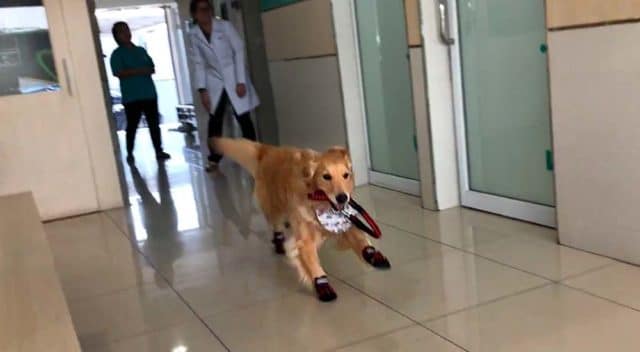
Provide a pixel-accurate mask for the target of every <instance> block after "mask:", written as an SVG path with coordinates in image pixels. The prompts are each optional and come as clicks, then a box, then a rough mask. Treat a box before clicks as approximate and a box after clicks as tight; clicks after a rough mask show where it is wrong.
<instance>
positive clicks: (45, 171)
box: [0, 0, 98, 219]
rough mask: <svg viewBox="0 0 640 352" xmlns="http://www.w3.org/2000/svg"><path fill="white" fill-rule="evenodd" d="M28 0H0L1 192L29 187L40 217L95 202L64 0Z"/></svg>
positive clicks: (78, 209) (82, 209)
mask: <svg viewBox="0 0 640 352" xmlns="http://www.w3.org/2000/svg"><path fill="white" fill-rule="evenodd" d="M10 3H11V2H10ZM12 3H14V4H15V3H20V2H18V1H14V2H12ZM26 3H29V4H30V5H32V6H26V7H15V6H13V7H10V6H9V5H2V4H0V35H1V38H2V39H1V41H0V43H1V44H2V47H1V48H0V50H1V53H2V55H0V59H1V61H0V70H2V76H3V77H4V79H3V80H2V84H1V86H2V87H1V89H2V93H0V118H1V119H2V127H0V161H1V162H2V166H1V169H0V193H5V192H15V191H16V190H20V191H29V190H31V191H33V193H34V196H35V198H36V202H37V204H38V207H39V210H40V213H41V216H42V217H43V218H45V219H50V218H56V217H63V216H67V215H71V214H78V213H83V212H89V211H94V210H97V209H98V200H97V195H96V188H95V185H94V178H93V175H92V170H91V162H90V156H89V151H88V150H87V145H88V144H87V138H86V133H85V130H84V128H83V123H82V119H81V111H80V102H79V99H78V98H77V95H76V93H77V90H76V88H75V86H74V80H73V76H74V74H75V73H74V72H73V70H72V68H73V63H72V62H71V61H70V58H71V55H70V54H69V50H70V49H69V47H70V45H69V42H68V40H67V36H66V34H65V31H66V28H65V18H64V14H63V8H62V0H44V1H42V2H39V1H37V0H33V1H26ZM66 20H68V21H71V20H72V19H66ZM86 30H87V31H89V30H91V29H90V28H86ZM49 43H50V44H49ZM87 55H94V52H93V51H90V52H89V53H87ZM7 77H9V78H7ZM56 83H58V84H59V86H56V85H55V84H56ZM39 89H42V90H44V91H40V92H38V90H39Z"/></svg>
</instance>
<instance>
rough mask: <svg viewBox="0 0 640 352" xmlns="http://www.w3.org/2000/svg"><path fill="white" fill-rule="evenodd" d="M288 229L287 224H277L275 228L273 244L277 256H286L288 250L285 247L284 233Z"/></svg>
mask: <svg viewBox="0 0 640 352" xmlns="http://www.w3.org/2000/svg"><path fill="white" fill-rule="evenodd" d="M286 229H287V224H286V223H285V222H277V223H276V225H275V226H274V227H273V239H272V240H271V243H273V249H274V251H275V252H276V253H277V254H280V255H284V254H286V250H285V247H284V242H285V240H286V237H285V236H284V233H285V231H286Z"/></svg>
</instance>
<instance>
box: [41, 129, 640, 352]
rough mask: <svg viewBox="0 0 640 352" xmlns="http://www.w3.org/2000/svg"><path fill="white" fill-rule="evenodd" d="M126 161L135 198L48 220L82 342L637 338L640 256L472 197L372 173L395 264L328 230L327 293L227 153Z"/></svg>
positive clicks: (536, 342)
mask: <svg viewBox="0 0 640 352" xmlns="http://www.w3.org/2000/svg"><path fill="white" fill-rule="evenodd" d="M140 132H141V133H140V134H139V140H140V142H139V145H138V149H139V151H138V152H137V154H138V162H137V165H138V166H137V168H129V167H127V170H126V175H127V181H128V183H129V191H130V201H131V204H132V205H131V207H130V208H128V209H118V210H113V211H110V212H106V213H100V214H93V215H88V216H84V217H79V218H73V219H68V220H64V221H59V222H53V223H49V224H47V225H46V230H47V232H48V235H49V239H50V241H51V244H52V247H53V251H54V254H55V260H56V267H57V270H58V272H59V275H60V278H61V281H62V283H63V287H64V290H65V294H66V297H67V300H68V302H69V306H70V309H71V313H72V316H73V321H74V324H75V327H76V330H77V332H78V334H79V337H80V341H81V344H82V346H83V349H84V351H104V352H106V351H118V352H121V351H127V352H129V351H168V352H187V351H336V350H337V351H433V352H441V351H446V352H455V351H486V352H497V351H518V352H525V351H544V352H549V351H553V352H561V351H576V352H578V351H580V352H583V351H637V350H638V346H639V345H640V334H638V333H637V328H638V327H639V326H640V312H639V311H638V310H640V269H639V268H636V267H631V266H627V265H624V264H621V263H617V262H614V261H611V260H609V259H606V258H603V257H598V256H595V255H592V254H588V253H584V252H580V251H577V250H573V249H570V248H565V247H561V246H558V245H556V233H555V232H554V231H552V230H549V229H546V228H541V227H537V226H533V225H530V224H525V223H520V222H516V221H512V220H508V219H504V218H501V217H497V216H493V215H488V214H484V213H480V212H476V211H472V210H465V209H453V210H447V211H444V212H440V213H433V212H429V211H425V210H423V209H421V208H420V207H419V205H418V204H419V203H418V200H417V199H416V198H413V197H409V196H406V195H402V194H399V193H395V192H391V191H387V190H383V189H379V188H375V187H364V188H361V189H358V190H357V199H358V200H360V201H361V202H362V203H363V204H364V205H365V206H366V208H367V209H368V210H369V211H370V212H371V213H373V214H374V215H375V217H376V219H377V220H378V221H379V222H380V223H381V225H382V228H383V231H384V237H383V239H382V240H381V241H380V242H379V243H378V245H379V247H380V248H381V249H383V251H384V252H385V253H386V254H387V255H388V256H389V258H390V260H391V261H392V264H393V268H392V270H391V271H387V272H376V271H373V270H371V269H370V268H368V267H366V266H364V265H363V264H361V263H360V262H359V261H358V260H356V258H355V257H354V256H353V255H352V254H351V253H349V252H337V251H336V250H335V249H334V248H333V246H331V245H330V244H328V245H326V246H325V247H324V248H323V251H322V262H323V264H324V266H325V268H326V269H327V271H328V272H329V273H330V276H331V277H332V280H333V283H334V285H335V288H336V290H337V291H338V294H339V298H338V300H337V301H336V302H334V303H329V304H327V303H320V302H318V301H317V300H316V299H315V297H314V295H313V293H312V292H311V291H309V290H307V289H305V288H303V287H301V286H300V285H299V284H298V283H297V280H296V276H295V275H294V273H293V271H292V270H291V269H290V268H289V267H288V265H287V264H286V262H285V261H284V260H283V258H281V257H278V256H275V255H274V254H272V249H271V246H270V243H269V239H270V230H269V229H268V228H267V226H266V224H265V221H264V220H263V218H262V216H261V215H260V212H259V211H258V210H257V209H256V207H255V206H254V204H253V202H252V199H251V180H250V179H249V178H248V177H247V175H245V174H243V173H242V172H241V171H240V170H238V169H237V168H236V167H234V166H233V165H231V164H229V163H226V164H223V167H222V169H221V172H220V173H218V174H215V175H208V174H206V173H204V172H203V170H201V169H200V168H198V167H196V166H193V165H191V164H189V163H187V162H185V160H189V159H191V154H190V152H188V151H183V149H182V147H181V145H182V144H183V143H182V140H181V137H180V135H179V134H171V133H165V141H166V144H167V145H168V146H169V147H168V149H169V152H171V153H172V154H173V159H172V160H171V161H169V162H168V163H166V165H165V166H163V167H159V166H158V165H157V164H156V163H155V161H154V160H153V159H152V158H147V159H150V160H144V157H142V156H141V155H144V154H145V152H148V149H147V150H145V146H144V145H145V143H146V141H147V140H148V138H147V136H146V132H144V131H140Z"/></svg>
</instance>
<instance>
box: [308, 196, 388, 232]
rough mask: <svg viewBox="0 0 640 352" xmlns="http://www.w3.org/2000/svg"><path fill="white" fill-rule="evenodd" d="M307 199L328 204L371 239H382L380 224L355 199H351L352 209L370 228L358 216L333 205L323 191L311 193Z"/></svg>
mask: <svg viewBox="0 0 640 352" xmlns="http://www.w3.org/2000/svg"><path fill="white" fill-rule="evenodd" d="M307 198H309V200H313V201H316V202H328V203H329V204H330V205H331V207H332V208H333V210H335V211H339V212H341V213H342V214H343V215H344V216H345V217H347V218H348V219H349V221H351V223H352V224H353V225H355V226H356V227H357V228H359V229H360V230H362V231H364V232H366V233H368V234H369V235H370V236H371V237H374V238H380V237H382V231H381V230H380V227H378V224H376V222H375V221H374V220H373V218H372V217H371V216H370V215H369V213H367V211H366V210H364V208H363V207H362V206H361V205H360V204H358V203H357V202H356V201H355V200H354V199H353V198H351V199H349V205H350V206H351V208H353V209H354V210H355V211H357V212H358V213H359V214H360V215H361V216H362V218H363V219H364V220H365V221H366V222H367V224H368V225H369V226H367V225H365V224H364V223H363V222H362V220H360V218H358V216H357V215H355V214H351V213H348V212H345V211H344V210H339V209H338V207H337V206H336V205H335V204H333V202H332V201H331V199H329V197H328V196H327V194H326V193H324V192H323V191H321V190H317V191H315V192H313V193H309V195H308V196H307Z"/></svg>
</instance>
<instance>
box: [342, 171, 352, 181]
mask: <svg viewBox="0 0 640 352" xmlns="http://www.w3.org/2000/svg"><path fill="white" fill-rule="evenodd" d="M349 176H350V175H349V173H348V172H345V173H344V175H342V177H344V179H345V180H346V179H348V178H349Z"/></svg>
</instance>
